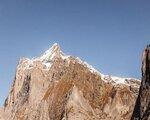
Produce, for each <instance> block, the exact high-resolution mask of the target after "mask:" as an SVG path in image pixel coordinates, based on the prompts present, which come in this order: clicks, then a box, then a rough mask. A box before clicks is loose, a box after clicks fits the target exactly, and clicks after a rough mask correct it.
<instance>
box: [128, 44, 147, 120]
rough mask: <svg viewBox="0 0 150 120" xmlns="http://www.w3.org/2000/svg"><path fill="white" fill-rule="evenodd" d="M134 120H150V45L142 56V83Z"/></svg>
mask: <svg viewBox="0 0 150 120" xmlns="http://www.w3.org/2000/svg"><path fill="white" fill-rule="evenodd" d="M131 119H132V120H150V45H148V46H147V47H146V49H145V50H144V52H143V56H142V82H141V86H140V90H139V95H138V98H137V101H136V104H135V108H134V112H133V115H132V118H131Z"/></svg>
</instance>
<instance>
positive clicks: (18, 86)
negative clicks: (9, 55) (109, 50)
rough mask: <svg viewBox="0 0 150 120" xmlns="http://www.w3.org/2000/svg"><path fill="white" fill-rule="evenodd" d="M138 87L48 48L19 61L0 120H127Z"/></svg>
mask: <svg viewBox="0 0 150 120" xmlns="http://www.w3.org/2000/svg"><path fill="white" fill-rule="evenodd" d="M139 85H140V81H139V80H136V79H134V78H120V77H116V76H111V75H104V74H102V73H100V72H99V71H97V70H96V69H94V68H93V67H92V66H91V65H89V64H88V63H87V62H85V61H82V60H81V59H80V58H78V57H72V56H68V55H65V54H64V53H63V52H62V51H61V49H60V46H59V45H58V44H54V45H53V46H52V47H51V48H50V49H49V50H47V51H46V52H45V53H44V54H43V55H41V56H40V57H36V58H32V59H28V58H23V59H21V60H20V62H19V64H18V66H17V70H16V74H15V77H14V81H13V84H12V86H11V89H10V92H9V95H8V97H7V99H6V100H5V103H4V108H3V109H1V112H0V119H1V120H85V119H87V120H129V119H130V118H131V114H132V111H133V106H134V103H135V100H136V98H137V94H138V89H139Z"/></svg>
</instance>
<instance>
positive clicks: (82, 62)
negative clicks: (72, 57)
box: [76, 57, 101, 75]
mask: <svg viewBox="0 0 150 120" xmlns="http://www.w3.org/2000/svg"><path fill="white" fill-rule="evenodd" d="M76 60H77V61H78V62H79V63H80V64H83V65H84V66H86V67H87V68H88V69H89V70H90V71H91V72H92V73H97V74H99V75H100V74H101V73H100V72H99V71H98V70H96V69H95V68H94V67H93V66H92V65H89V64H88V63H87V62H85V61H82V60H81V59H80V58H79V57H76Z"/></svg>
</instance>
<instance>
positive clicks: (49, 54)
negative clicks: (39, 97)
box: [23, 43, 140, 84]
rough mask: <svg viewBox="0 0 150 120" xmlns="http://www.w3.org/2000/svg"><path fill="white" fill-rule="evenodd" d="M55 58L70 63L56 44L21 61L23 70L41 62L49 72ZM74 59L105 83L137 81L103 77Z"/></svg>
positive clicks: (87, 65) (84, 63) (89, 66)
mask: <svg viewBox="0 0 150 120" xmlns="http://www.w3.org/2000/svg"><path fill="white" fill-rule="evenodd" d="M55 57H61V58H62V59H63V60H65V59H66V60H67V61H68V62H70V59H69V58H70V55H65V54H64V53H63V52H62V51H61V49H60V46H59V45H58V44H57V43H55V44H54V45H53V46H52V47H51V48H49V49H48V50H46V51H45V52H44V54H43V55H41V56H40V57H37V58H32V59H28V58H25V59H24V60H23V62H24V64H23V65H24V66H23V67H24V69H31V68H33V66H34V63H35V62H37V61H41V62H42V64H43V65H44V66H46V69H47V70H49V69H50V67H51V66H52V64H53V58H55ZM75 59H76V60H77V62H78V63H80V64H82V65H84V66H85V67H87V68H88V69H89V71H90V72H91V73H94V74H97V75H100V76H101V79H102V80H103V81H105V82H113V83H115V84H127V81H126V80H138V79H135V78H121V77H117V76H111V75H104V74H102V73H100V72H99V71H98V70H96V69H95V68H94V67H92V65H89V64H88V63H87V62H85V61H82V60H81V59H80V58H79V57H75ZM138 81H140V80H138Z"/></svg>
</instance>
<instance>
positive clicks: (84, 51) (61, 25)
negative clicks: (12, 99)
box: [0, 0, 150, 105]
mask: <svg viewBox="0 0 150 120" xmlns="http://www.w3.org/2000/svg"><path fill="white" fill-rule="evenodd" d="M149 5H150V1H149V0H0V56H1V58H0V105H2V104H3V102H4V99H5V98H6V96H7V95H8V91H9V89H10V86H11V84H12V81H13V78H14V75H15V70H16V66H17V63H18V61H19V59H20V57H29V58H31V57H34V56H39V55H40V54H41V53H42V52H44V51H45V50H46V49H48V48H49V47H50V46H51V45H52V44H53V43H55V42H57V43H59V44H60V46H61V47H62V49H63V51H64V52H65V53H67V54H71V55H75V56H79V57H80V58H82V59H83V60H85V61H87V62H88V63H89V64H91V65H93V66H94V67H95V68H96V69H98V70H99V71H101V72H102V73H105V74H112V75H117V76H122V77H135V78H140V77H141V73H140V66H141V53H142V50H143V48H144V47H145V46H146V44H148V43H150V7H149Z"/></svg>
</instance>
